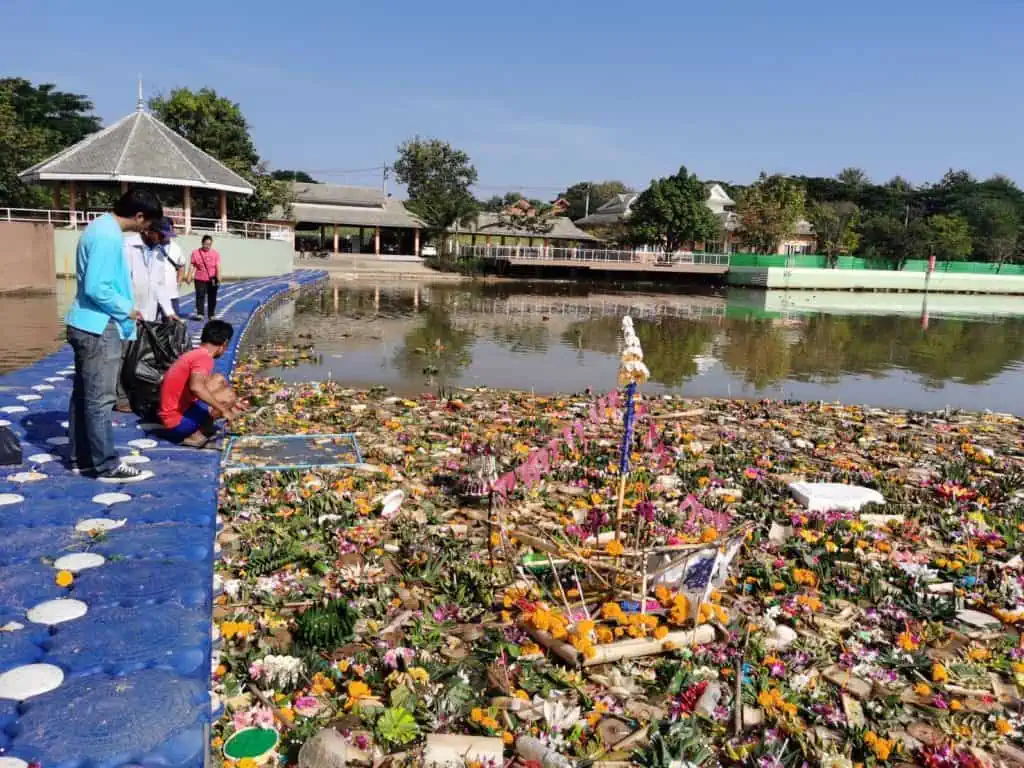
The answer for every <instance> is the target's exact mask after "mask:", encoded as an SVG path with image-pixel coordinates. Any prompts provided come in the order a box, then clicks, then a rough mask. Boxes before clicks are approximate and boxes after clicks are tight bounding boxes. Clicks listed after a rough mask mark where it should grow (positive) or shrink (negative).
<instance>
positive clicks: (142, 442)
mask: <svg viewBox="0 0 1024 768" xmlns="http://www.w3.org/2000/svg"><path fill="white" fill-rule="evenodd" d="M128 445H130V446H131V447H132V448H138V449H139V450H144V449H146V448H156V447H157V445H159V443H157V441H156V440H152V439H150V438H148V437H139V438H136V439H135V440H129V441H128Z"/></svg>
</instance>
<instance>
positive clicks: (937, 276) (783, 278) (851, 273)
mask: <svg viewBox="0 0 1024 768" xmlns="http://www.w3.org/2000/svg"><path fill="white" fill-rule="evenodd" d="M726 279H727V281H728V283H729V285H745V286H756V287H759V288H769V289H781V290H791V291H792V290H799V291H812V290H832V291H916V292H921V293H923V292H924V291H925V290H926V289H927V290H928V291H929V292H933V293H990V294H1021V295H1024V275H990V274H989V275H986V274H980V275H979V274H970V273H956V272H934V273H932V275H931V278H930V279H929V278H928V275H927V274H926V273H924V272H896V271H893V270H872V269H799V268H798V269H786V268H785V267H730V268H729V273H728V275H726Z"/></svg>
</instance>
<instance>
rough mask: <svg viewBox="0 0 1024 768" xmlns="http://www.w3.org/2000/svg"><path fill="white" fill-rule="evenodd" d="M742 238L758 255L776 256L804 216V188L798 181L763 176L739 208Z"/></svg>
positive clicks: (745, 196)
mask: <svg viewBox="0 0 1024 768" xmlns="http://www.w3.org/2000/svg"><path fill="white" fill-rule="evenodd" d="M736 212H737V214H738V215H739V219H740V230H739V234H740V238H741V239H742V240H743V242H744V243H745V244H746V245H747V247H749V248H751V249H753V250H754V252H756V253H776V252H778V250H779V245H780V244H781V243H782V241H783V240H784V239H785V238H786V237H787V236H788V235H789V234H790V233H791V232H793V230H794V229H795V227H796V223H797V221H798V220H799V219H800V217H801V216H803V213H804V188H803V186H802V185H801V184H800V183H799V182H798V181H796V180H794V179H790V178H787V177H785V176H781V175H779V174H774V175H772V176H768V175H767V174H765V173H764V172H762V173H761V176H760V177H759V178H758V180H757V181H756V182H755V183H754V184H752V185H751V186H750V187H748V188H747V190H746V191H745V192H744V193H743V195H742V196H741V197H740V200H739V203H738V205H737V207H736Z"/></svg>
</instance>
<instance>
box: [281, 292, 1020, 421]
mask: <svg viewBox="0 0 1024 768" xmlns="http://www.w3.org/2000/svg"><path fill="white" fill-rule="evenodd" d="M813 296H814V295H811V298H808V296H802V297H799V299H798V300H799V301H802V302H805V303H806V302H809V301H811V299H812V298H813ZM787 297H788V295H786V296H783V297H781V298H780V297H779V296H777V295H774V294H772V293H764V292H750V291H736V292H729V293H724V294H721V295H715V294H711V293H708V294H698V295H693V294H661V293H658V294H652V293H642V292H635V291H634V292H627V291H623V290H617V289H615V288H614V287H608V286H601V287H599V288H591V287H588V286H581V285H571V284H550V283H541V284H523V283H515V284H507V283H506V284H483V285H465V284H456V285H452V284H427V285H421V284H398V285H376V286H363V285H358V284H348V285H335V286H332V287H331V288H329V289H327V290H325V291H324V292H322V293H321V294H319V295H316V296H313V297H311V298H308V299H305V300H303V301H302V302H301V303H300V304H299V306H298V307H297V308H295V315H294V319H290V318H289V319H288V321H283V322H278V323H276V324H274V323H270V324H268V328H271V329H272V330H270V331H268V333H269V335H270V336H272V337H273V338H275V339H279V340H294V339H297V338H300V337H301V338H302V339H307V340H309V339H311V340H313V341H314V342H315V343H316V344H317V347H318V349H319V351H320V352H321V353H323V362H322V363H321V364H320V365H309V366H300V367H299V368H296V369H289V370H287V371H285V372H284V375H286V376H287V377H288V378H290V379H292V380H309V379H318V378H325V377H327V376H331V377H333V378H337V379H341V380H343V381H347V382H351V383H353V384H358V385H361V386H366V385H371V384H378V383H379V384H384V385H387V386H389V387H392V388H394V389H396V390H399V391H404V392H410V393H414V392H418V391H423V390H424V389H433V388H436V387H438V386H479V385H485V386H492V387H508V388H516V389H532V390H535V391H539V392H551V391H579V390H582V389H585V388H587V387H593V388H595V389H601V390H603V389H607V388H609V387H610V386H612V383H613V382H614V378H615V370H616V367H617V357H618V352H619V345H620V340H619V323H620V318H621V316H622V315H623V314H624V313H626V312H629V313H630V314H632V315H633V317H634V320H635V325H636V330H637V334H638V335H639V337H640V340H641V343H642V344H643V347H644V352H645V355H646V362H647V364H648V366H649V367H650V369H651V384H650V387H649V388H650V389H651V390H653V391H655V392H685V393H687V394H691V395H725V396H770V397H793V398H802V399H828V400H843V401H846V402H868V403H876V404H880V405H901V406H907V407H917V408H941V407H943V406H945V405H953V406H957V407H970V408H984V407H988V408H993V409H996V410H1014V411H1020V410H1021V409H1022V408H1024V403H1021V402H1020V401H1021V398H1020V397H1019V394H1018V393H1019V387H1020V384H1021V383H1022V381H1024V378H1022V377H1024V366H1022V360H1024V319H1021V317H1020V316H1019V314H1020V313H1021V312H1022V311H1024V300H1017V299H1001V300H998V301H996V302H993V301H990V300H985V301H987V302H988V303H987V304H985V305H984V306H983V307H981V308H980V311H982V312H984V313H985V315H986V316H984V317H975V316H970V315H966V316H954V315H955V314H957V313H962V312H964V311H970V309H971V307H972V304H971V302H972V301H979V300H978V299H975V298H974V297H958V296H949V297H942V298H941V300H936V297H931V302H932V306H937V307H938V308H937V309H936V310H933V312H934V313H933V314H932V316H931V317H930V319H929V321H928V322H927V324H925V323H923V322H922V317H921V316H920V314H917V313H915V308H916V307H918V306H919V303H920V301H921V298H920V297H916V298H911V299H909V300H908V299H907V298H906V297H900V298H899V299H898V300H895V301H893V302H891V304H892V306H893V307H894V308H896V309H897V310H898V311H902V312H903V313H904V314H855V313H856V312H857V311H858V309H860V308H861V303H860V302H861V300H860V299H859V298H858V296H857V295H856V294H836V295H832V296H827V297H820V296H819V299H818V302H819V304H824V303H828V304H830V305H831V306H830V307H829V308H828V311H826V312H823V311H819V309H820V308H819V309H814V310H813V311H808V310H807V309H806V308H802V307H793V306H789V305H787V302H790V301H791V299H789V298H787ZM843 302H847V303H848V305H849V306H848V307H846V308H844V306H842V304H843ZM900 302H902V304H900ZM1018 303H1019V304H1020V306H1017V304H1018ZM282 311H284V310H282ZM876 311H877V310H876ZM997 314H1004V315H1006V316H1004V317H999V316H996V315H997ZM925 325H927V327H923V326H925Z"/></svg>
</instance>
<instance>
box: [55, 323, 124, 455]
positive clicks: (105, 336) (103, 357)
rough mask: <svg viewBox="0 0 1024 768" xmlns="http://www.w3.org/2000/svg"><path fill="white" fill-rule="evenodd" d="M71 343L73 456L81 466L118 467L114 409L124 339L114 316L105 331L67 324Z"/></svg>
mask: <svg viewBox="0 0 1024 768" xmlns="http://www.w3.org/2000/svg"><path fill="white" fill-rule="evenodd" d="M68 343H69V344H71V348H72V349H73V350H74V352H75V378H74V385H73V386H72V389H71V402H70V404H69V406H68V434H69V436H70V438H71V460H72V461H73V462H75V463H76V464H77V465H78V467H79V469H82V470H84V471H95V472H97V473H99V474H103V473H104V472H109V471H111V470H113V469H116V468H117V465H118V463H119V462H120V460H119V458H118V455H117V447H116V446H115V445H114V424H113V421H112V418H111V416H112V411H113V410H114V404H115V403H116V402H117V379H118V376H119V375H120V373H121V348H122V346H123V345H124V342H123V341H121V335H120V334H119V333H118V331H117V325H115V323H114V321H113V320H110V321H108V322H107V327H106V328H105V329H104V331H103V333H102V335H99V336H97V335H96V334H94V333H89V332H87V331H82V330H79V329H78V328H72V327H71V326H68Z"/></svg>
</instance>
